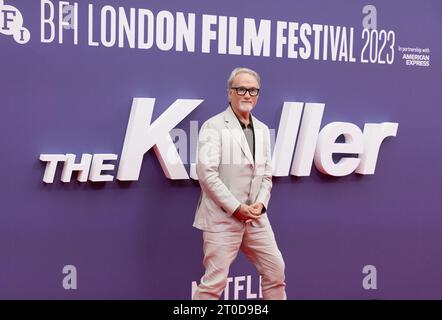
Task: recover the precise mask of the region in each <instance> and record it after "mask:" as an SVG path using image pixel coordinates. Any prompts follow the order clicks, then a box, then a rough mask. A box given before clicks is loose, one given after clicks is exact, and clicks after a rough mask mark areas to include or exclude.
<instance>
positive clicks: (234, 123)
mask: <svg viewBox="0 0 442 320" xmlns="http://www.w3.org/2000/svg"><path fill="white" fill-rule="evenodd" d="M224 121H225V123H226V126H227V128H228V129H229V132H230V134H231V135H232V136H233V138H234V140H235V141H236V142H237V143H238V144H239V146H240V147H241V150H242V151H243V152H244V154H245V156H246V157H247V159H248V160H249V161H250V163H251V164H252V165H255V162H254V160H253V156H252V153H251V152H250V148H249V145H248V144H247V140H246V136H245V135H244V132H243V130H242V128H241V125H240V124H239V120H238V118H236V115H235V113H233V110H232V108H231V107H230V106H228V107H227V109H226V111H225V113H224ZM255 138H256V137H255ZM256 142H257V141H256V140H255V148H256V145H257V143H256ZM255 154H256V150H255Z"/></svg>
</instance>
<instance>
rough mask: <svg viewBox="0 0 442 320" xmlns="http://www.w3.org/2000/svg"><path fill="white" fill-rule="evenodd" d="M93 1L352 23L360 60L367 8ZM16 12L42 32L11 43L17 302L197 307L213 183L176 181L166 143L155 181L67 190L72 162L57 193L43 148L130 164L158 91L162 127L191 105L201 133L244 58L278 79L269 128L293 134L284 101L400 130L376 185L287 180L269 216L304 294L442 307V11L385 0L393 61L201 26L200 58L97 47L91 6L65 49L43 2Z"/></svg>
mask: <svg viewBox="0 0 442 320" xmlns="http://www.w3.org/2000/svg"><path fill="white" fill-rule="evenodd" d="M54 3H57V1H54ZM93 3H94V7H95V8H96V10H98V9H99V8H101V7H102V6H103V5H105V4H109V5H112V6H113V7H118V6H124V7H126V8H129V7H135V8H148V9H150V10H151V11H152V12H154V13H158V12H159V11H161V10H167V11H170V12H172V13H176V12H180V11H181V12H184V13H189V12H192V13H195V14H196V15H197V19H196V21H197V22H196V30H201V19H200V17H201V15H203V14H213V15H218V16H221V15H223V16H235V17H238V18H239V19H242V18H245V17H249V18H255V19H257V21H258V20H259V19H270V20H272V22H273V23H275V22H276V21H278V20H282V21H298V22H300V23H302V22H308V23H318V24H327V25H343V26H351V27H354V28H355V52H360V51H361V47H362V45H363V42H362V41H361V39H360V35H361V31H362V25H361V23H362V19H363V17H364V15H363V14H362V8H363V7H364V5H366V4H368V3H367V2H365V1H344V0H339V1H338V0H334V1H325V0H324V1H319V0H314V1H312V0H309V1H304V0H298V1H288V0H285V1H278V2H272V5H270V4H268V3H267V2H262V3H261V2H253V3H252V2H250V1H237V0H235V1H232V0H225V1H217V2H213V1H209V2H207V1H196V0H191V1H178V0H173V1H170V0H169V1H134V0H131V1H129V0H125V1H116V0H108V1H101V0H99V1H93ZM5 4H9V5H12V6H15V7H16V8H17V9H19V10H20V11H21V13H22V14H23V18H24V26H25V27H26V28H27V29H28V30H30V32H31V34H32V36H31V40H30V41H29V42H28V43H27V44H24V45H19V44H18V43H16V42H15V41H14V39H13V38H12V36H8V35H3V34H0V46H1V52H2V54H1V56H2V59H1V62H0V70H1V76H0V93H1V96H0V97H1V98H0V106H1V117H0V124H1V135H0V141H1V148H2V157H1V162H2V173H1V177H2V180H1V184H0V189H1V195H2V196H1V199H2V201H1V214H0V298H2V299H10V298H19V299H47V298H56V299H78V298H84V299H93V298H94V299H95V298H98V299H117V298H121V299H190V296H191V288H192V281H197V280H199V278H200V277H201V275H202V273H203V266H202V238H201V233H200V232H199V231H198V230H196V229H194V228H192V226H191V225H192V222H193V217H194V211H195V207H196V203H197V200H198V196H199V186H198V183H197V182H196V181H193V180H182V181H172V180H168V179H167V178H166V177H165V176H164V174H163V172H162V170H161V167H160V164H159V162H158V160H157V157H156V155H155V153H154V152H153V151H149V152H148V153H147V154H146V155H145V157H144V162H143V167H142V170H141V174H140V179H139V181H134V182H124V183H123V182H119V181H117V180H114V181H112V182H106V183H92V182H87V183H79V182H77V181H76V180H75V177H74V178H73V179H72V181H71V182H70V183H66V184H64V183H62V182H61V181H60V172H61V168H60V166H59V167H58V170H57V174H56V177H55V181H54V183H53V184H45V183H43V182H42V177H43V173H44V170H45V164H44V163H42V162H40V161H39V155H40V154H45V153H48V154H58V153H62V154H64V153H74V154H76V155H77V158H78V157H80V156H81V154H82V153H91V154H94V153H115V154H118V155H119V158H120V156H121V150H122V146H123V141H124V137H125V131H126V126H127V121H128V117H129V114H130V107H131V102H132V99H133V98H134V97H153V98H156V99H157V100H156V103H155V109H154V118H155V117H157V116H159V115H160V114H161V113H162V112H163V111H164V110H165V109H166V108H167V107H168V106H169V105H170V104H171V103H172V102H174V101H175V100H176V99H178V98H189V99H204V102H203V103H202V105H201V106H199V107H198V108H197V109H196V110H195V111H193V112H192V113H191V114H190V115H189V116H188V117H187V118H185V119H184V120H183V121H182V122H181V123H180V124H179V125H178V128H182V129H185V130H188V128H189V122H190V121H192V120H193V121H199V124H200V125H201V124H202V122H203V121H205V120H206V119H207V118H209V117H210V116H212V115H214V114H216V113H218V112H220V111H222V110H223V109H224V108H225V106H226V94H225V90H226V89H225V86H226V79H227V77H228V75H229V72H230V71H231V70H232V69H233V68H234V67H236V66H249V67H251V68H253V69H256V70H257V71H259V72H260V73H261V76H262V80H263V84H262V95H261V98H260V101H259V103H258V106H257V108H256V111H255V115H256V116H257V117H258V118H259V119H261V120H263V121H264V122H265V123H267V124H268V126H269V127H270V128H275V129H277V128H278V124H279V118H280V115H281V110H282V105H283V103H284V101H303V102H322V103H325V104H326V106H325V113H324V118H323V120H322V126H324V125H325V124H327V123H330V122H333V121H345V122H351V123H355V124H356V125H358V126H359V127H360V128H363V125H364V123H369V122H370V123H381V122H384V121H391V122H398V123H399V130H398V134H397V137H395V138H388V139H387V140H386V141H385V142H384V143H383V144H382V147H381V151H380V154H379V159H378V163H377V167H376V173H375V174H374V175H372V176H361V175H357V174H354V173H353V174H351V175H349V176H346V177H342V178H333V177H328V176H325V175H324V174H322V173H320V172H319V171H318V170H316V168H313V169H312V173H311V175H310V176H308V177H302V178H296V177H291V176H290V177H281V178H275V179H274V189H273V192H272V198H271V201H270V205H269V218H270V220H271V222H272V225H273V228H274V230H275V234H276V237H277V240H278V242H279V245H280V249H281V251H282V253H283V255H284V257H285V261H286V268H287V269H286V270H287V271H286V275H287V293H288V297H289V299H310V298H314V299H326V298H332V299H348V298H351V299H403V298H417V299H420V298H434V299H441V298H442V271H441V270H442V255H441V252H440V248H441V243H442V233H441V228H442V215H441V209H440V194H441V193H440V182H441V178H442V167H441V161H440V158H441V156H442V152H441V149H440V146H441V142H442V141H441V134H440V118H441V116H442V113H441V111H440V107H441V106H442V94H441V90H440V88H439V87H440V84H441V80H442V76H441V75H442V72H441V71H442V68H441V49H442V45H441V42H440V39H441V30H442V14H441V12H442V4H441V3H440V1H438V0H425V1H411V0H407V1H389V2H385V1H371V2H370V4H373V5H375V6H376V8H377V11H378V16H377V18H378V21H377V24H378V29H385V30H394V31H395V33H396V44H395V49H396V58H395V62H394V63H393V64H392V65H378V64H361V63H359V62H358V63H343V62H336V61H330V60H329V61H321V60H319V61H316V60H314V59H308V60H302V59H288V58H276V57H275V55H274V54H272V55H271V56H270V57H247V56H242V55H240V56H234V55H219V54H217V53H216V52H212V53H210V54H203V53H201V50H200V48H201V40H200V39H199V37H198V35H200V32H198V31H197V38H196V50H195V52H193V53H189V52H177V51H175V50H170V51H161V50H159V49H157V48H152V49H150V50H137V49H130V48H127V47H126V48H117V47H113V48H104V47H102V46H100V47H90V46H88V45H87V27H85V26H86V25H87V6H86V4H85V3H80V12H79V19H80V20H79V25H80V26H81V28H80V30H79V38H80V40H79V44H78V45H73V44H72V37H71V35H70V34H69V31H66V35H65V37H66V38H65V43H63V44H58V43H57V38H56V40H55V41H54V42H53V43H50V44H45V43H41V42H40V1H22V0H15V1H14V0H9V1H8V0H5ZM94 26H95V27H97V28H98V18H97V22H96V23H94ZM273 33H274V32H273V30H272V34H273ZM398 46H419V47H422V48H426V47H429V48H430V49H431V54H430V55H431V66H430V67H410V66H406V65H405V63H404V61H403V60H402V57H401V56H402V54H401V53H400V52H399V51H398ZM215 47H216V45H215V44H214V45H213V48H215ZM274 47H275V46H274V45H273V44H272V50H274ZM214 50H216V48H215V49H214ZM114 163H115V164H116V168H117V167H118V161H116V162H114ZM112 174H113V175H116V171H114V172H113V173H112ZM65 265H74V266H75V267H76V269H77V286H78V288H77V289H76V290H65V289H64V288H63V286H62V281H63V278H64V277H65V274H63V273H62V269H63V267H64V266H65ZM366 265H374V266H375V267H376V269H377V289H376V290H366V289H364V288H363V286H362V281H363V279H364V277H365V276H366V275H365V274H364V273H363V272H362V269H363V267H364V266H366ZM230 274H231V276H232V277H235V276H243V275H252V279H253V281H252V285H253V289H252V291H254V292H256V291H257V288H256V286H257V284H256V281H257V280H256V279H257V278H256V277H257V275H256V272H255V270H254V268H253V266H252V265H251V264H250V263H249V262H248V261H247V260H246V259H245V258H244V257H243V256H240V257H239V258H238V259H237V260H236V261H235V263H234V264H233V265H232V268H231V272H230ZM243 284H244V283H243ZM231 285H233V284H231ZM231 290H233V289H231ZM244 297H245V293H244V292H241V293H240V298H244Z"/></svg>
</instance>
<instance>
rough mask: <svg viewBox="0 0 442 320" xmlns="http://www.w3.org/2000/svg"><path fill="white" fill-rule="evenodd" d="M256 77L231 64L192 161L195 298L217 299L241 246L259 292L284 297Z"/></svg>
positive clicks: (267, 143) (267, 136)
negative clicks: (198, 257)
mask: <svg viewBox="0 0 442 320" xmlns="http://www.w3.org/2000/svg"><path fill="white" fill-rule="evenodd" d="M260 82H261V80H260V77H259V75H258V74H257V73H256V72H255V71H253V70H251V69H247V68H236V69H235V70H233V71H232V73H231V75H230V77H229V79H228V82H227V88H228V90H227V91H228V98H229V106H228V107H227V109H226V110H225V111H224V112H222V113H220V114H218V115H216V116H214V117H212V118H210V119H209V120H207V121H206V122H205V123H204V124H203V126H202V127H201V131H200V135H199V139H198V162H197V167H196V170H197V175H198V179H199V183H200V186H201V196H200V199H199V202H198V206H197V210H196V215H195V221H194V224H193V226H194V227H196V228H198V229H201V230H203V240H204V246H203V247H204V261H203V264H204V267H205V274H204V276H203V277H202V278H201V282H200V285H199V286H198V288H197V290H196V292H195V294H194V297H193V299H195V300H202V299H204V300H206V299H219V297H220V295H221V293H222V292H223V290H224V288H225V287H226V284H227V276H228V273H229V267H230V265H231V263H232V262H233V260H234V259H235V258H236V256H237V254H238V251H239V250H240V249H241V251H242V252H244V253H245V255H246V256H247V257H248V259H249V260H250V261H251V262H252V263H253V264H254V265H255V266H256V268H257V270H258V272H259V274H260V275H261V276H262V282H261V285H262V294H263V298H264V299H277V300H285V299H286V293H285V282H284V280H285V275H284V268H285V265H284V260H283V258H282V255H281V252H280V251H279V249H278V246H277V244H276V240H275V236H274V234H273V231H272V227H271V225H270V222H269V220H268V217H267V205H268V202H269V199H270V190H271V188H272V168H271V151H270V133H269V129H268V127H267V126H266V125H265V124H263V123H262V122H260V121H259V120H258V119H256V118H255V117H254V116H252V115H251V111H252V109H253V108H254V107H255V105H256V103H257V101H258V97H259V90H260Z"/></svg>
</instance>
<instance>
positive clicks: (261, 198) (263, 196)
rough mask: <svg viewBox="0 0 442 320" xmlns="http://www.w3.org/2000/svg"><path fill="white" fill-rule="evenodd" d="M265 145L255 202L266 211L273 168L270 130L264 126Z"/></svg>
mask: <svg viewBox="0 0 442 320" xmlns="http://www.w3.org/2000/svg"><path fill="white" fill-rule="evenodd" d="M265 147H266V161H265V168H264V176H263V178H262V182H261V187H260V189H259V192H258V196H257V197H256V202H261V203H262V204H263V205H264V209H263V212H266V211H267V206H268V204H269V200H270V192H271V190H272V176H273V168H272V152H271V147H270V131H269V129H268V128H267V127H266V134H265Z"/></svg>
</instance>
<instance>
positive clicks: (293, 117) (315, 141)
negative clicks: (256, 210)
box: [40, 98, 399, 183]
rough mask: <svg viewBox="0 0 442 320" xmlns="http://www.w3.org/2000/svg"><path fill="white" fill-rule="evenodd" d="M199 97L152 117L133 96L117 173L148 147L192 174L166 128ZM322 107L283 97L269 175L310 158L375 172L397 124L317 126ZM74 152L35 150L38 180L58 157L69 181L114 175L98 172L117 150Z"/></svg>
mask: <svg viewBox="0 0 442 320" xmlns="http://www.w3.org/2000/svg"><path fill="white" fill-rule="evenodd" d="M202 102H203V100H197V99H178V100H176V101H175V102H174V103H173V104H172V105H170V106H169V108H168V109H167V110H166V111H164V112H163V114H161V115H160V116H159V117H158V118H157V119H156V120H155V121H154V122H152V123H151V120H152V114H153V110H154V104H155V99H153V98H134V100H133V103H132V109H131V114H130V116H129V122H128V125H127V130H126V137H125V140H124V145H123V150H122V153H121V159H120V163H119V167H118V172H117V179H118V180H120V181H137V180H138V179H139V175H140V171H141V166H142V162H143V157H144V155H145V153H147V152H148V151H149V150H151V149H153V150H154V151H155V154H156V156H157V158H158V160H159V162H160V164H161V167H162V169H163V171H164V174H165V176H166V177H167V178H169V179H173V180H180V179H190V178H192V179H195V180H197V179H198V177H197V175H196V165H195V163H190V171H189V172H188V171H187V170H186V168H185V166H184V163H183V161H182V159H181V156H180V153H179V152H178V150H177V146H176V145H175V143H174V140H173V139H172V136H171V131H172V130H173V129H174V128H175V126H176V125H178V124H179V123H180V122H181V121H182V120H183V119H184V118H185V117H186V116H188V115H189V114H190V113H191V112H192V111H193V110H194V109H195V108H197V107H198V106H199V105H200V104H201V103H202ZM324 109H325V104H322V103H304V102H284V106H283V109H282V114H281V119H280V123H279V129H278V135H277V137H276V142H275V147H274V151H273V175H274V176H279V177H283V176H288V175H289V174H290V175H293V176H298V177H302V176H309V175H310V172H311V168H312V165H313V163H314V164H315V166H316V168H317V169H318V170H319V171H320V172H322V173H324V174H326V175H331V176H336V177H342V176H346V175H349V174H351V173H353V172H356V173H358V174H362V175H372V174H374V172H375V168H376V163H377V159H378V155H379V151H380V147H381V144H382V142H383V141H384V139H385V138H387V137H394V136H396V133H397V129H398V125H399V124H398V123H395V122H383V123H366V124H365V126H364V129H363V131H362V130H361V129H360V128H359V127H358V126H356V125H355V124H352V123H348V122H332V123H329V124H327V125H325V126H324V127H323V128H322V129H321V128H320V126H321V122H322V118H323V113H324ZM191 131H195V132H194V133H193V134H192V132H191V141H190V142H191V146H192V145H195V144H196V140H197V139H198V130H197V129H196V130H191ZM341 136H343V137H344V138H345V141H344V142H341V143H339V142H337V140H338V138H339V137H341ZM194 140H195V141H194ZM185 144H187V143H185ZM178 149H182V148H178ZM192 149H195V147H194V148H192ZM336 154H338V155H342V157H341V159H340V160H339V161H338V162H336V163H335V161H334V159H333V156H334V155H336ZM347 155H350V156H347ZM75 158H76V156H75V155H74V154H69V153H68V154H40V160H41V161H42V162H46V169H45V172H44V176H43V181H44V182H45V183H53V182H54V177H55V173H56V170H57V164H58V163H60V162H61V163H63V170H62V174H61V181H62V182H65V183H68V182H70V181H71V177H72V174H73V172H78V176H77V180H78V181H79V182H86V181H88V180H89V181H92V182H101V181H113V180H114V176H113V175H110V174H103V171H113V170H114V165H113V164H110V163H104V162H105V161H115V160H117V159H118V155H116V154H94V155H92V154H88V153H85V154H83V155H82V157H81V160H80V162H79V163H78V162H76V161H75Z"/></svg>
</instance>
